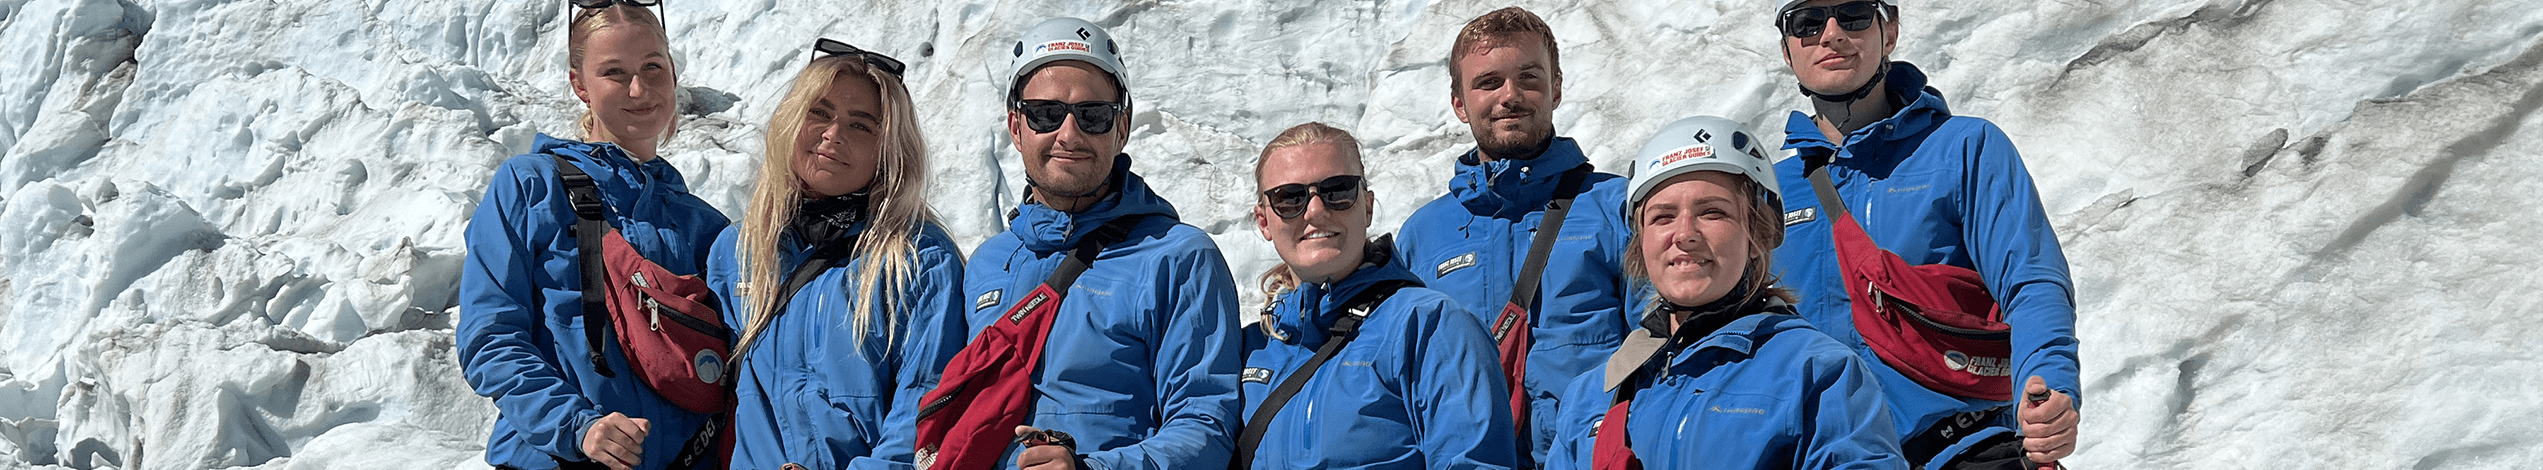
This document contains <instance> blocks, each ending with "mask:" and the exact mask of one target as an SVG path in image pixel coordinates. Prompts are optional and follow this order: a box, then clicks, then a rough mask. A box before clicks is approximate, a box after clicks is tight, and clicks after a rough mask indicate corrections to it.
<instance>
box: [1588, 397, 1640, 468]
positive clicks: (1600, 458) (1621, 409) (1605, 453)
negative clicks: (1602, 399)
mask: <svg viewBox="0 0 2543 470" xmlns="http://www.w3.org/2000/svg"><path fill="white" fill-rule="evenodd" d="M1632 407H1633V400H1619V401H1617V402H1616V406H1612V407H1608V408H1607V417H1606V418H1604V419H1601V420H1599V421H1598V442H1597V443H1596V444H1593V448H1594V449H1595V450H1593V451H1591V454H1590V457H1589V458H1590V462H1589V465H1590V467H1589V468H1591V469H1592V470H1642V459H1638V458H1634V450H1633V448H1632V447H1630V446H1628V445H1627V444H1628V443H1627V442H1625V440H1626V436H1625V417H1626V416H1625V415H1626V413H1627V412H1628V411H1630V410H1631V408H1632Z"/></svg>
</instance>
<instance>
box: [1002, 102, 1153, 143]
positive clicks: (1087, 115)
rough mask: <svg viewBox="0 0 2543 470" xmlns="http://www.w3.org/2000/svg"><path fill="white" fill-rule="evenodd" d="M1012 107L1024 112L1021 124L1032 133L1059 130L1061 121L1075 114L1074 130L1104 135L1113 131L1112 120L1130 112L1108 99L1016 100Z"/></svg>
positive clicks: (1123, 106)
mask: <svg viewBox="0 0 2543 470" xmlns="http://www.w3.org/2000/svg"><path fill="white" fill-rule="evenodd" d="M1015 110H1016V112H1019V113H1023V114H1024V127H1028V128H1032V129H1033V132H1037V133H1044V134H1048V133H1051V132H1052V131H1057V130H1060V121H1062V120H1065V119H1068V115H1070V114H1076V115H1077V130H1080V131H1085V132H1086V133H1087V134H1093V135H1103V134H1104V133H1107V132H1112V131H1113V119H1115V118H1119V117H1121V114H1122V113H1125V112H1129V111H1130V107H1129V106H1128V105H1124V104H1121V103H1116V102H1111V101H1088V102H1084V103H1062V102H1058V101H1051V100H1019V101H1016V102H1015Z"/></svg>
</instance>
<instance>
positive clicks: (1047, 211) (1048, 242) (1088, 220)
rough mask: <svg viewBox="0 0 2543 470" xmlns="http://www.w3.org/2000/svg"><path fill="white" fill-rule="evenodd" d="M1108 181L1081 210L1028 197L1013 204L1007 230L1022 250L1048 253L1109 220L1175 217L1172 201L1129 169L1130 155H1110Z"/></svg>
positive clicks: (1075, 244)
mask: <svg viewBox="0 0 2543 470" xmlns="http://www.w3.org/2000/svg"><path fill="white" fill-rule="evenodd" d="M1112 181H1113V183H1112V184H1113V185H1114V186H1113V193H1112V195H1109V196H1104V200H1102V201H1097V202H1096V203H1095V206H1094V207H1089V208H1087V209H1086V210H1085V211H1082V212H1077V213H1068V212H1061V211H1060V210H1058V209H1052V208H1051V207H1050V206H1045V205H1042V204H1041V203H1038V202H1032V201H1030V200H1028V201H1026V202H1025V203H1024V205H1022V206H1019V207H1016V213H1015V216H1014V217H1013V218H1012V219H1010V220H1008V221H1007V231H1010V232H1014V233H1015V236H1016V238H1017V239H1019V240H1021V241H1023V242H1024V247H1025V248H1026V249H1030V250H1033V251H1034V252H1036V253H1049V252H1054V251H1059V250H1065V249H1069V248H1073V247H1075V246H1077V239H1079V238H1082V237H1085V236H1086V234H1088V233H1093V232H1094V231H1095V229H1096V228H1098V227H1102V226H1103V225H1104V224H1105V223H1108V222H1112V221H1113V219H1119V218H1123V217H1130V216H1140V215H1160V216H1164V217H1166V218H1168V219H1175V218H1178V217H1176V216H1175V213H1174V204H1173V203H1170V202H1167V201H1166V199H1165V197H1163V196H1159V195H1157V193H1156V191H1154V190H1151V189H1149V188H1148V183H1147V181H1146V180H1143V179H1140V178H1139V174H1138V173H1133V172H1131V171H1130V155H1122V156H1119V157H1116V158H1113V174H1112Z"/></svg>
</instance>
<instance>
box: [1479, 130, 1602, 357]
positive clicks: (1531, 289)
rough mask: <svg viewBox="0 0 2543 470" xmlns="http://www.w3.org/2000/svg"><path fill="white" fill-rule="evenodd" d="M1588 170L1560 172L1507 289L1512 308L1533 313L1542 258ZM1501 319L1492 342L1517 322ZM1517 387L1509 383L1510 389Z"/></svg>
mask: <svg viewBox="0 0 2543 470" xmlns="http://www.w3.org/2000/svg"><path fill="white" fill-rule="evenodd" d="M1590 171H1592V169H1591V167H1590V165H1589V164H1588V163H1582V164H1581V165H1580V166H1576V167H1572V169H1571V171H1565V172H1563V181H1561V182H1557V183H1555V184H1554V199H1553V200H1550V201H1546V203H1545V215H1544V216H1542V217H1539V218H1538V219H1537V222H1536V238H1535V239H1534V240H1530V241H1529V243H1528V259H1527V262H1526V263H1523V264H1520V265H1519V280H1518V284H1517V285H1516V286H1513V287H1512V288H1511V290H1510V304H1511V305H1517V306H1519V307H1520V308H1525V309H1527V310H1528V311H1529V312H1535V311H1536V294H1537V292H1536V291H1537V287H1539V286H1540V285H1541V284H1542V282H1543V281H1544V280H1545V258H1546V257H1547V255H1550V254H1552V253H1550V252H1552V251H1554V239H1556V238H1558V237H1560V236H1561V235H1562V233H1563V220H1564V218H1565V217H1567V216H1569V215H1570V214H1571V212H1572V198H1574V197H1578V196H1580V192H1581V183H1582V182H1583V181H1585V180H1588V179H1589V172H1590ZM1504 317H1505V318H1501V319H1499V320H1497V321H1494V322H1493V330H1492V339H1493V340H1495V341H1499V340H1500V339H1501V338H1502V337H1503V336H1507V335H1509V334H1510V327H1511V326H1512V325H1515V324H1517V323H1518V320H1517V319H1515V318H1506V317H1507V315H1504ZM1518 385H1519V384H1510V386H1511V388H1513V389H1516V388H1518ZM1514 393H1515V392H1514Z"/></svg>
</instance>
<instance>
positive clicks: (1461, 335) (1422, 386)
mask: <svg viewBox="0 0 2543 470" xmlns="http://www.w3.org/2000/svg"><path fill="white" fill-rule="evenodd" d="M1454 308H1456V306H1455V304H1453V303H1449V302H1448V301H1447V299H1446V298H1440V299H1439V301H1438V302H1437V303H1435V304H1433V305H1431V306H1430V307H1429V308H1425V309H1420V310H1415V311H1404V312H1394V313H1395V314H1397V315H1412V316H1414V317H1413V318H1419V319H1422V320H1417V321H1414V322H1411V323H1410V324H1412V325H1423V324H1428V325H1429V326H1431V327H1432V328H1426V330H1428V331H1419V332H1415V333H1414V334H1415V335H1416V336H1415V338H1421V340H1417V341H1408V342H1406V343H1405V344H1404V345H1403V346H1404V347H1405V350H1404V351H1401V352H1400V353H1399V355H1398V356H1396V357H1399V358H1410V359H1412V360H1414V361H1415V362H1416V363H1415V364H1411V367H1410V369H1413V371H1414V373H1416V374H1418V375H1417V376H1414V377H1412V378H1411V380H1406V381H1404V382H1405V386H1406V388H1407V390H1405V393H1406V394H1408V395H1410V396H1408V397H1406V398H1409V400H1408V401H1410V402H1411V403H1412V405H1413V410H1412V411H1413V416H1414V419H1416V420H1420V423H1421V425H1420V426H1419V427H1418V428H1416V429H1419V430H1420V431H1421V433H1422V435H1421V444H1420V445H1421V453H1422V457H1423V458H1424V459H1426V460H1428V461H1429V468H1434V469H1507V468H1511V467H1513V466H1516V465H1518V454H1516V453H1515V449H1517V446H1518V438H1517V437H1516V436H1515V435H1513V433H1512V431H1511V429H1510V407H1509V406H1508V403H1510V389H1509V386H1508V385H1506V384H1503V383H1502V382H1504V380H1502V379H1501V377H1500V376H1499V375H1498V374H1495V372H1498V371H1500V370H1501V368H1500V360H1501V359H1500V356H1499V352H1500V351H1499V350H1497V349H1494V348H1493V345H1492V343H1491V339H1490V338H1491V335H1490V334H1488V333H1485V332H1484V330H1483V325H1482V324H1481V323H1479V322H1476V321H1475V319H1474V316H1473V315H1468V314H1466V313H1464V312H1457V311H1453V310H1452V309H1454ZM1408 310H1412V309H1408Z"/></svg>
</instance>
